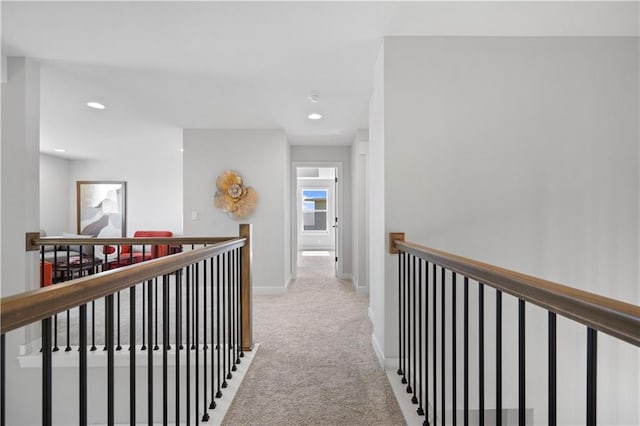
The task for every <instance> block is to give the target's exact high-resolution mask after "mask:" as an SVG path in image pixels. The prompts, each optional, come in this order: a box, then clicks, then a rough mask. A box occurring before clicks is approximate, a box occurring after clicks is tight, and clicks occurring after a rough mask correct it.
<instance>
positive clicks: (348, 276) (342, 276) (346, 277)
mask: <svg viewBox="0 0 640 426" xmlns="http://www.w3.org/2000/svg"><path fill="white" fill-rule="evenodd" d="M338 278H339V279H341V280H348V281H351V282H352V283H353V275H352V274H340V275H338Z"/></svg>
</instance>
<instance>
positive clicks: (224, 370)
mask: <svg viewBox="0 0 640 426" xmlns="http://www.w3.org/2000/svg"><path fill="white" fill-rule="evenodd" d="M226 260H227V254H226V253H223V254H222V268H223V271H222V277H223V282H222V345H221V348H220V350H222V351H224V352H223V353H222V388H223V389H224V388H226V387H227V378H226V376H227V355H226V349H225V347H226V330H227V328H226V325H225V324H226V315H225V313H226V300H227V299H226V297H225V287H226V283H227V278H228V277H227V274H228V269H227V265H226V263H227V262H226Z"/></svg>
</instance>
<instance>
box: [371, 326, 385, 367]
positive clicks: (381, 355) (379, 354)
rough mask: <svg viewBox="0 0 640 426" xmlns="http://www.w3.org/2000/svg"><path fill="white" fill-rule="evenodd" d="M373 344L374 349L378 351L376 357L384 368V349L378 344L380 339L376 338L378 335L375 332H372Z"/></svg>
mask: <svg viewBox="0 0 640 426" xmlns="http://www.w3.org/2000/svg"><path fill="white" fill-rule="evenodd" d="M371 345H372V346H373V351H374V352H375V353H376V357H378V363H379V364H380V367H382V368H383V369H384V352H382V349H381V348H380V345H379V344H378V339H376V335H375V334H373V333H371Z"/></svg>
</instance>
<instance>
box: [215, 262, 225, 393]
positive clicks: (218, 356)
mask: <svg viewBox="0 0 640 426" xmlns="http://www.w3.org/2000/svg"><path fill="white" fill-rule="evenodd" d="M220 268H221V266H220V255H217V256H216V276H217V280H216V281H217V283H218V285H217V286H216V358H217V360H218V362H217V363H216V366H217V368H216V370H217V375H218V380H217V384H218V390H217V392H216V398H220V397H222V391H221V390H220V386H221V384H222V378H221V377H220V288H221V287H222V281H223V280H224V275H222V273H221V269H220Z"/></svg>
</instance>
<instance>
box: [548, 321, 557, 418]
mask: <svg viewBox="0 0 640 426" xmlns="http://www.w3.org/2000/svg"><path fill="white" fill-rule="evenodd" d="M556 354H557V352H556V314H555V313H553V312H551V311H549V389H548V394H549V426H556V424H557V405H556V404H557V394H556V392H557V386H556Z"/></svg>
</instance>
